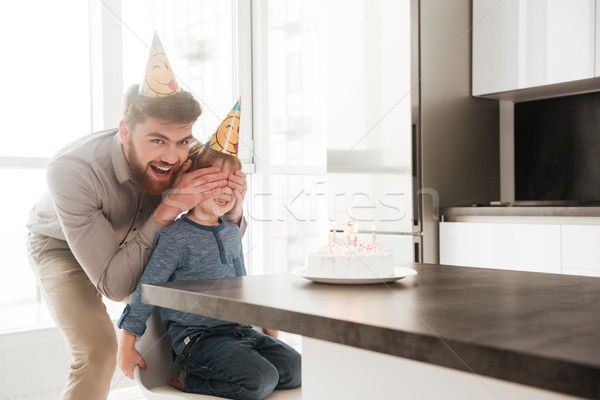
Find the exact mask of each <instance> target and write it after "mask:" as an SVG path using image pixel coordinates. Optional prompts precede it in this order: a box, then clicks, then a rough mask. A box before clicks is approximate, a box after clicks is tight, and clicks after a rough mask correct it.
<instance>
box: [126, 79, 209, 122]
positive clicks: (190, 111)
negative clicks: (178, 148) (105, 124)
mask: <svg viewBox="0 0 600 400" xmlns="http://www.w3.org/2000/svg"><path fill="white" fill-rule="evenodd" d="M121 113H122V118H123V120H124V121H125V123H126V124H127V126H128V127H129V129H133V127H134V126H135V125H136V124H139V123H142V122H144V121H145V120H146V118H149V117H150V118H158V119H162V120H165V121H169V122H175V123H190V122H196V120H197V119H198V117H199V116H200V114H202V107H200V103H199V102H198V100H196V99H195V98H194V96H192V94H191V93H189V92H186V91H184V90H182V91H180V92H177V93H175V94H172V95H170V96H164V97H146V96H141V95H140V94H139V85H132V86H130V87H129V88H128V89H127V91H126V92H125V94H124V96H123V108H122V111H121Z"/></svg>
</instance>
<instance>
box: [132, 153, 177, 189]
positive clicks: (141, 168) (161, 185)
mask: <svg viewBox="0 0 600 400" xmlns="http://www.w3.org/2000/svg"><path fill="white" fill-rule="evenodd" d="M129 150H130V151H129V154H128V157H127V158H128V160H129V167H130V168H131V173H132V174H133V178H134V179H135V181H136V182H137V183H138V184H139V185H140V186H141V187H142V189H144V191H146V192H148V193H150V194H162V193H163V192H164V191H165V190H167V189H169V188H170V187H171V186H173V183H174V182H175V179H176V178H177V174H178V173H179V171H180V170H181V167H182V165H181V164H180V163H177V164H175V165H168V166H169V167H173V170H172V171H171V176H169V179H165V180H159V179H156V178H154V177H153V176H152V175H150V174H151V172H149V171H148V169H149V168H151V167H150V166H149V164H146V165H143V164H142V162H141V161H140V160H139V158H138V156H137V152H136V151H135V148H133V147H131V148H130V149H129ZM154 164H156V165H158V166H165V165H164V163H154Z"/></svg>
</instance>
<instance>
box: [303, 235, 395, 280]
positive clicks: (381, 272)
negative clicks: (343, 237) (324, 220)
mask: <svg viewBox="0 0 600 400" xmlns="http://www.w3.org/2000/svg"><path fill="white" fill-rule="evenodd" d="M306 272H307V273H309V274H311V275H313V276H319V277H327V278H356V279H365V278H384V277H389V276H393V275H394V262H393V255H392V252H391V250H388V249H384V248H382V247H379V246H377V245H376V244H363V243H357V244H356V245H345V244H343V243H338V242H334V243H332V244H331V246H325V247H322V248H321V249H319V250H317V251H315V252H314V253H311V254H309V256H308V267H307V271H306Z"/></svg>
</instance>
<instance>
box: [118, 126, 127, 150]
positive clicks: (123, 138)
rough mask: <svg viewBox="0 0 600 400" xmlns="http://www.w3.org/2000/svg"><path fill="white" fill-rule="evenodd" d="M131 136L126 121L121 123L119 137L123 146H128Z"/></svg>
mask: <svg viewBox="0 0 600 400" xmlns="http://www.w3.org/2000/svg"><path fill="white" fill-rule="evenodd" d="M128 135H129V130H128V129H127V124H126V123H125V121H123V120H121V121H119V137H120V138H121V144H122V145H123V146H127V145H128V144H129V142H128V141H127V139H128Z"/></svg>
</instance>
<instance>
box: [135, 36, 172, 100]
mask: <svg viewBox="0 0 600 400" xmlns="http://www.w3.org/2000/svg"><path fill="white" fill-rule="evenodd" d="M180 90H181V89H180V88H179V85H178V84H177V80H175V74H173V69H171V64H170V63H169V60H168V59H167V55H166V54H165V50H164V49H163V45H162V43H161V41H160V39H159V38H158V34H157V33H156V31H155V32H154V39H153V40H152V47H151V48H150V55H149V56H148V63H147V64H146V73H145V74H144V80H143V81H142V84H141V85H140V95H142V96H146V97H163V96H170V95H172V94H175V93H177V92H179V91H180Z"/></svg>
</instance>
